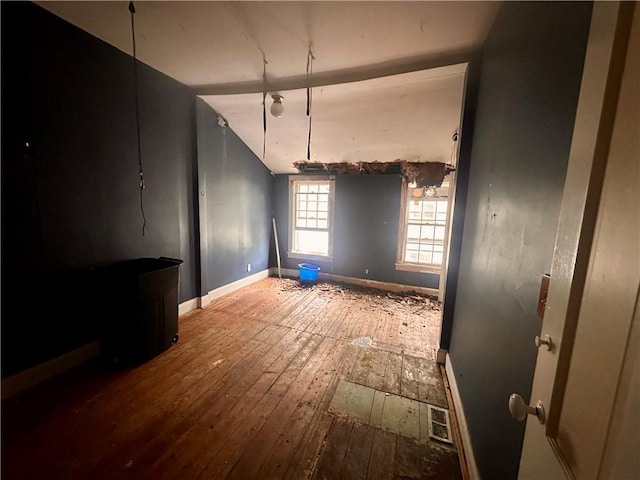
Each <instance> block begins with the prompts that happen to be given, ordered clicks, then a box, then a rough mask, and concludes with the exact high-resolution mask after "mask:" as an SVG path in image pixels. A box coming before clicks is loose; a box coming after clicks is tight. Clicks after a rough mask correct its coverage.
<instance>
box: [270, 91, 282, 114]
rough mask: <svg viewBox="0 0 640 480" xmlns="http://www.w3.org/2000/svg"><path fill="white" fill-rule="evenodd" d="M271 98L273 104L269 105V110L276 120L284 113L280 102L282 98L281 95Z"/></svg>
mask: <svg viewBox="0 0 640 480" xmlns="http://www.w3.org/2000/svg"><path fill="white" fill-rule="evenodd" d="M271 98H273V103H272V104H271V109H270V111H271V115H273V116H274V117H276V118H280V117H281V116H282V114H283V113H284V106H283V105H282V100H284V98H283V97H282V96H281V95H271Z"/></svg>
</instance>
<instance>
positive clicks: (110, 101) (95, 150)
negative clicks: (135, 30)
mask: <svg viewBox="0 0 640 480" xmlns="http://www.w3.org/2000/svg"><path fill="white" fill-rule="evenodd" d="M1 8H2V32H1V33H2V42H1V47H2V376H3V378H4V377H6V376H8V375H11V374H14V373H17V372H19V371H22V370H24V369H26V368H29V367H32V366H34V365H37V364H39V363H41V362H44V361H46V360H49V359H51V358H53V357H56V356H58V355H61V354H63V353H65V352H68V351H69V350H72V349H74V348H77V347H79V346H82V345H84V344H86V343H88V342H91V341H93V340H95V339H96V338H97V336H98V334H99V325H98V323H99V320H98V319H99V315H98V313H99V312H100V311H101V302H104V301H110V300H113V299H108V298H107V299H105V298H103V297H101V296H100V292H98V291H96V290H97V289H96V288H94V285H93V283H92V281H93V279H94V278H95V274H94V273H95V271H96V270H100V269H99V268H96V267H104V266H108V265H111V264H113V263H116V262H120V261H126V260H132V259H136V258H139V257H152V258H157V257H172V258H178V259H181V260H182V261H183V263H182V264H181V265H180V267H179V268H180V293H179V301H180V302H184V301H186V300H189V299H192V298H195V297H196V296H198V295H199V294H201V293H203V292H204V293H206V292H207V291H208V290H211V289H213V288H215V287H217V286H220V285H222V284H224V283H228V282H230V281H233V280H237V279H239V278H242V277H244V276H246V275H248V273H247V270H246V264H247V263H251V264H252V267H253V271H258V270H260V269H264V268H266V267H267V263H268V250H269V235H270V232H271V230H270V228H271V227H270V225H271V223H270V222H271V220H270V202H271V196H270V195H271V177H270V175H269V173H268V171H267V170H266V168H265V167H264V166H263V164H262V163H261V162H260V160H259V159H258V158H257V157H255V155H253V154H252V153H251V152H250V151H249V149H248V148H247V147H246V146H245V145H244V144H243V143H242V142H241V141H240V140H239V139H238V137H237V136H236V135H235V134H233V132H232V131H231V130H230V129H226V132H225V133H224V134H222V132H221V129H220V128H219V127H217V125H215V115H214V114H213V113H212V112H211V111H210V109H209V111H207V109H208V107H206V106H203V104H202V102H200V101H199V100H198V104H197V107H196V101H197V100H196V97H195V95H194V93H193V91H192V90H191V89H189V88H188V87H186V86H185V85H183V84H181V83H179V82H177V81H175V80H173V79H171V78H169V77H167V76H166V75H164V74H162V73H160V72H158V71H156V70H154V69H152V68H150V67H148V66H147V65H144V64H142V63H138V75H139V90H138V91H139V105H140V126H141V137H140V140H141V151H142V164H143V171H144V179H145V189H144V192H143V205H144V212H145V216H146V220H147V224H146V229H145V234H144V236H143V235H142V223H143V220H142V213H141V210H140V191H139V188H138V182H139V174H138V155H137V139H136V116H135V108H134V106H135V97H134V93H135V89H134V77H133V59H132V57H130V56H128V55H126V54H124V53H123V52H121V51H119V50H117V49H116V48H114V47H112V46H110V45H108V44H106V43H104V42H102V41H101V40H98V39H97V38H95V37H93V36H91V35H89V34H87V33H86V32H84V31H82V30H80V29H78V28H76V27H75V26H73V25H71V24H69V23H67V22H66V21H64V20H62V19H60V18H58V17H56V16H55V15H53V14H51V13H49V12H47V11H46V10H44V9H42V8H41V7H39V6H37V5H35V4H33V3H26V2H25V3H23V2H20V3H18V2H2V4H1ZM126 8H127V6H126V2H125V3H123V9H126ZM125 12H126V10H125ZM126 13H127V14H128V12H126ZM197 114H198V115H197ZM197 116H198V117H199V120H200V121H201V122H202V124H200V125H196V122H197V118H196V117H197ZM212 118H213V119H214V122H213V123H214V125H213V126H212V125H211V119H212ZM26 142H29V144H30V148H29V149H26V148H25V143H26ZM225 142H226V154H224V147H225ZM198 147H200V150H198ZM199 175H200V176H202V178H203V179H204V180H205V183H204V184H202V185H200V184H199V178H198V176H199ZM199 186H202V187H203V190H205V191H206V196H205V197H201V196H200V195H199V191H200V189H199ZM200 198H205V199H206V206H207V207H208V208H207V214H208V216H207V217H206V218H205V219H204V220H206V222H205V225H204V226H203V227H202V228H201V226H200V219H199V215H200ZM202 245H204V246H206V249H205V251H206V255H205V256H204V257H202V258H201V246H202Z"/></svg>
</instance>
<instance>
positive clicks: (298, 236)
mask: <svg viewBox="0 0 640 480" xmlns="http://www.w3.org/2000/svg"><path fill="white" fill-rule="evenodd" d="M290 182H291V187H290V197H289V198H290V210H291V212H290V221H291V224H290V229H289V246H290V247H289V248H290V252H289V253H291V254H300V255H310V256H321V257H331V255H332V250H333V245H332V243H333V242H332V230H333V218H332V217H333V198H334V185H335V183H334V180H333V178H332V177H330V178H328V179H326V177H325V179H322V180H319V179H317V178H309V179H305V178H299V177H298V178H291V177H290ZM302 243H306V244H307V246H308V247H309V248H307V249H302V248H301V244H302Z"/></svg>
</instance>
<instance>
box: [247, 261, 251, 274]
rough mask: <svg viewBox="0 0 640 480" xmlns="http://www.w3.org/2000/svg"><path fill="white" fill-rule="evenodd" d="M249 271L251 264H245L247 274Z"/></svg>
mask: <svg viewBox="0 0 640 480" xmlns="http://www.w3.org/2000/svg"><path fill="white" fill-rule="evenodd" d="M250 271H251V264H250V263H247V272H250Z"/></svg>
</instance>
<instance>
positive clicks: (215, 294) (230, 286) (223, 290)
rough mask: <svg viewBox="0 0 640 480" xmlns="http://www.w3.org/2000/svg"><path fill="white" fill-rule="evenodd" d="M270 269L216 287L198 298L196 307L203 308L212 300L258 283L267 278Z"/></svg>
mask: <svg viewBox="0 0 640 480" xmlns="http://www.w3.org/2000/svg"><path fill="white" fill-rule="evenodd" d="M269 271H270V269H265V270H262V271H260V272H257V273H254V274H253V275H249V276H248V277H244V278H241V279H240V280H236V281H235V282H231V283H227V284H226V285H223V286H222V287H218V288H216V289H214V290H211V291H210V292H209V293H207V294H206V295H204V296H202V297H200V298H199V299H197V300H198V305H197V307H200V308H204V307H206V306H207V305H209V304H210V303H211V302H213V301H214V300H216V299H218V298H220V297H224V296H225V295H228V294H229V293H231V292H235V291H236V290H240V289H241V288H243V287H246V286H247V285H251V284H252V283H255V282H258V281H260V280H262V279H263V278H267V277H268V276H269Z"/></svg>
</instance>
